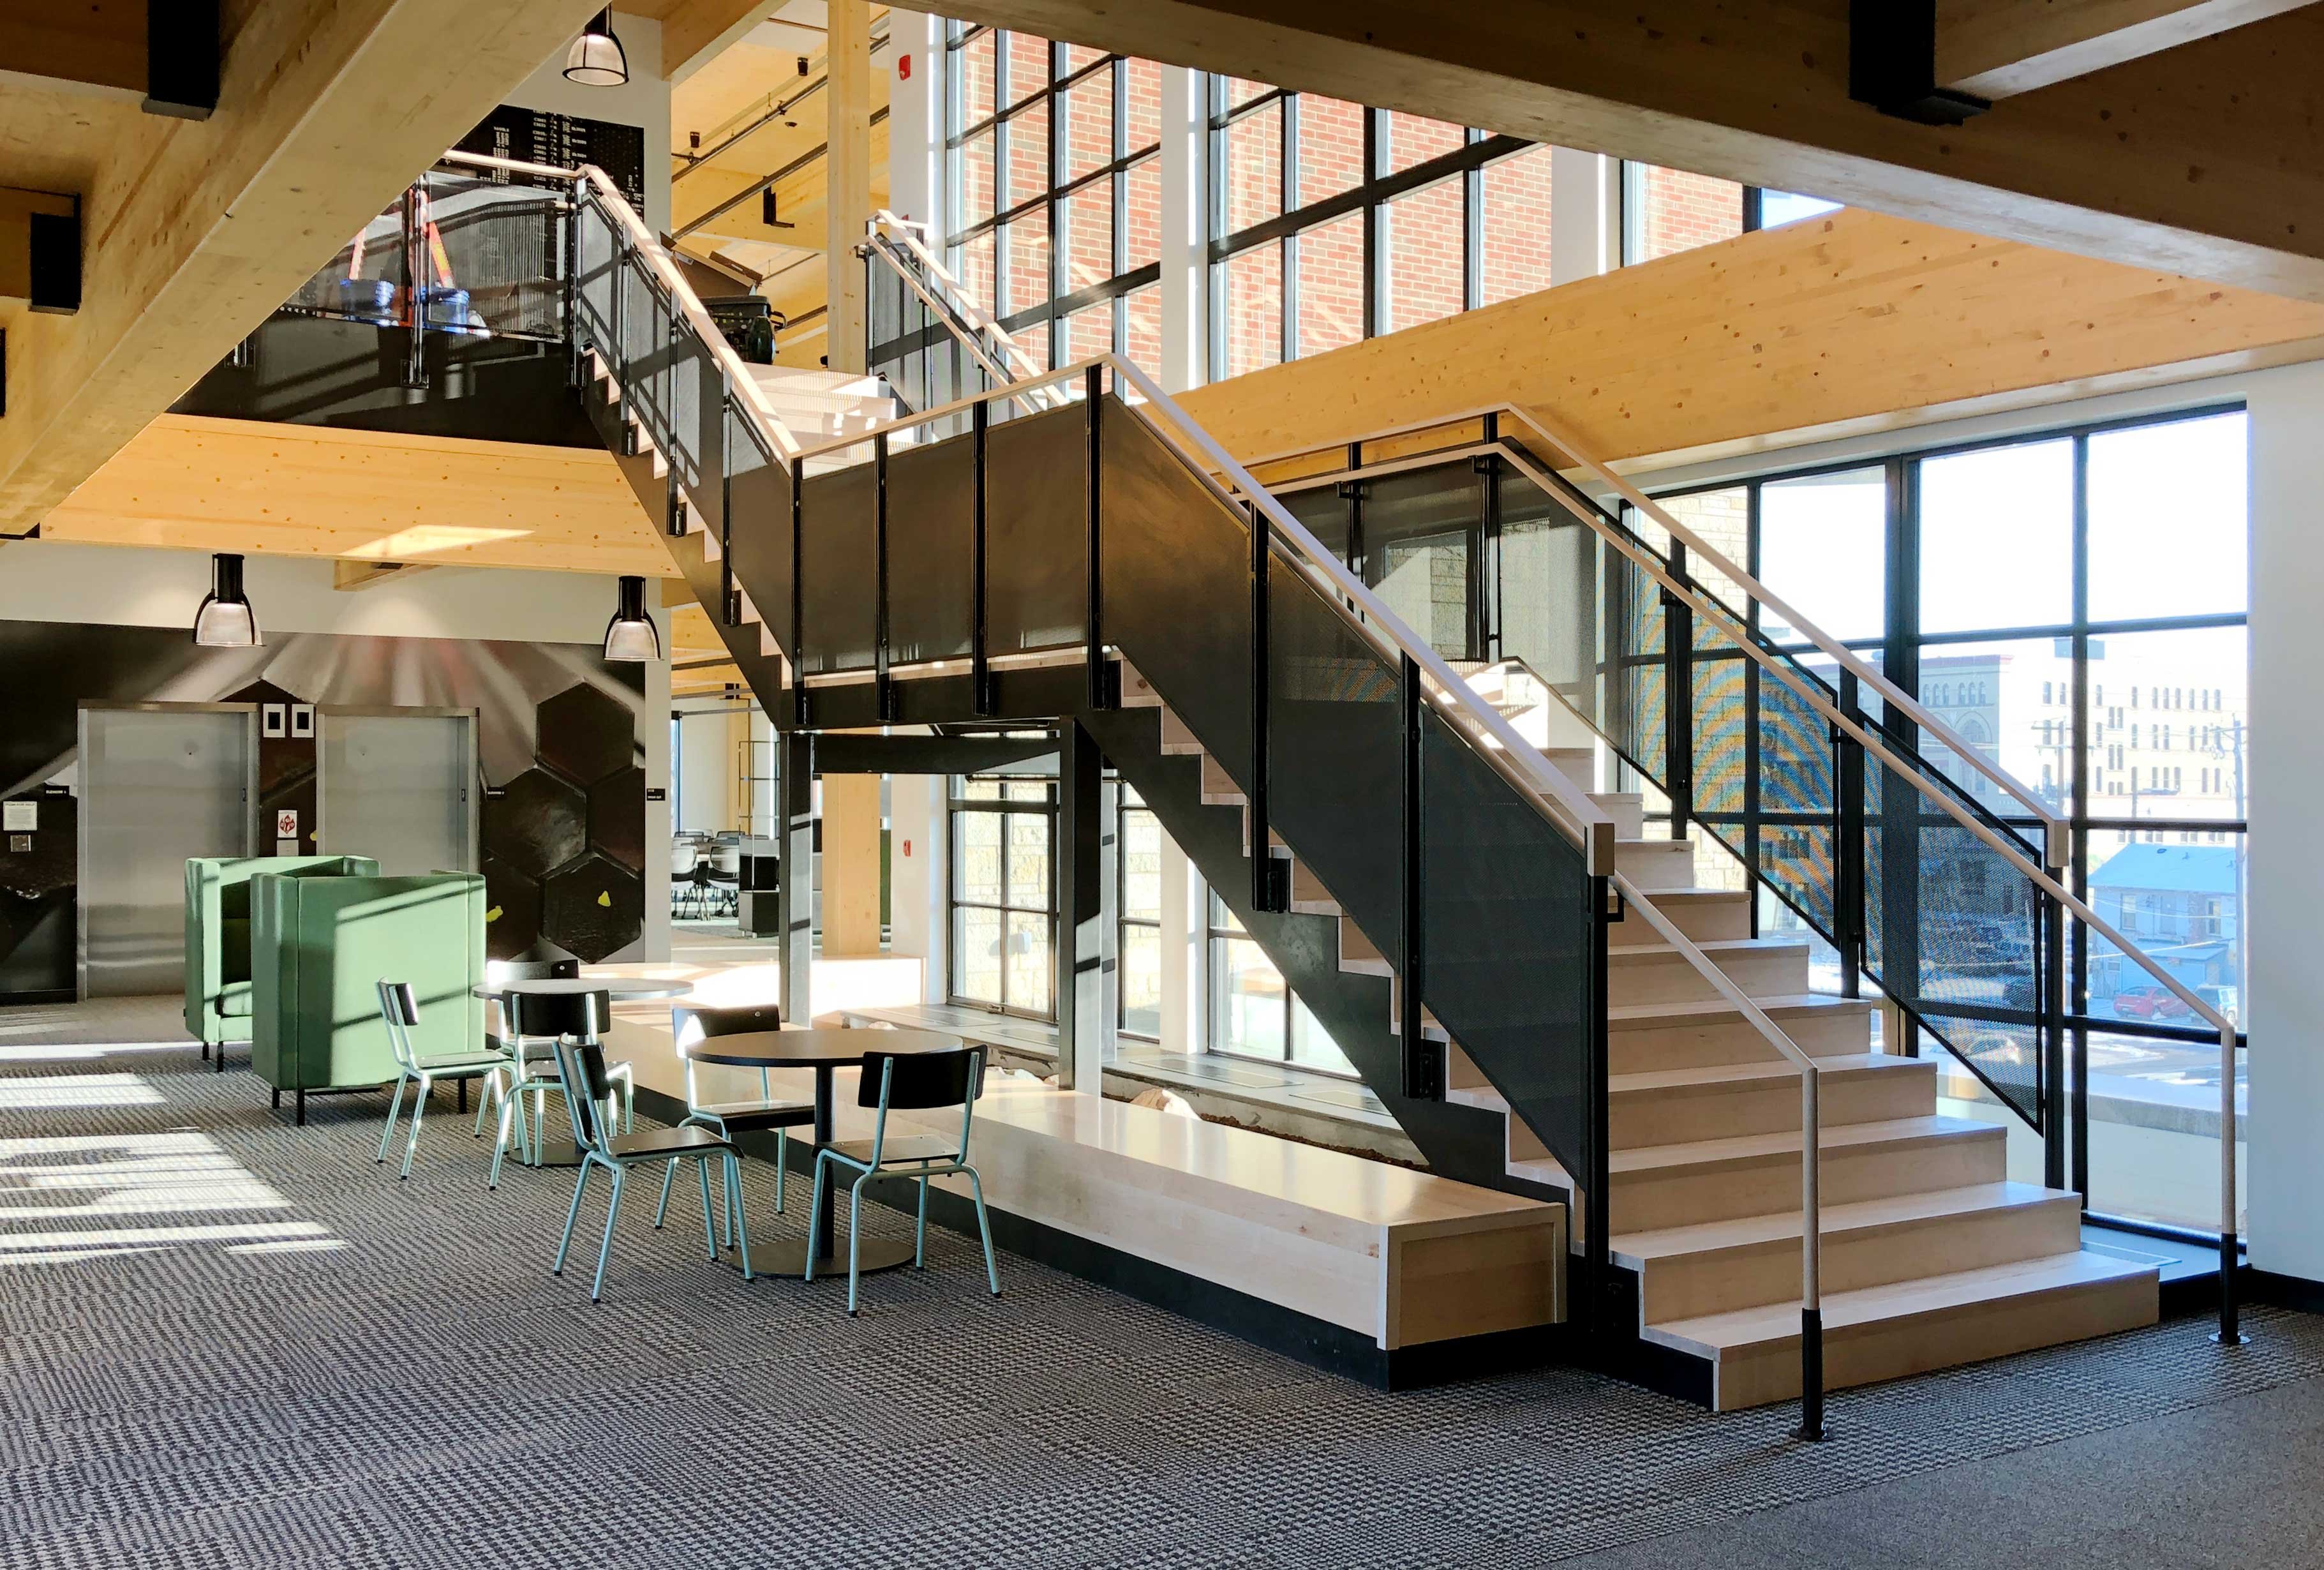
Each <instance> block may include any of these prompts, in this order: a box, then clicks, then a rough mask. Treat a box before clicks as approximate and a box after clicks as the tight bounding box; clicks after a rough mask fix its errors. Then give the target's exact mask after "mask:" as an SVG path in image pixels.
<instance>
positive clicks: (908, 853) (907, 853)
mask: <svg viewBox="0 0 2324 1570" xmlns="http://www.w3.org/2000/svg"><path fill="white" fill-rule="evenodd" d="M911 857H912V842H911V841H910V840H906V841H905V842H904V859H905V860H906V861H909V860H911Z"/></svg>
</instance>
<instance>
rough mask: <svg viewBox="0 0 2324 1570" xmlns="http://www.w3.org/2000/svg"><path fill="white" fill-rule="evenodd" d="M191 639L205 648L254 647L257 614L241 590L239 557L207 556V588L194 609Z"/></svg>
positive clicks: (257, 643) (258, 639)
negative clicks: (208, 588) (197, 608)
mask: <svg viewBox="0 0 2324 1570" xmlns="http://www.w3.org/2000/svg"><path fill="white" fill-rule="evenodd" d="M194 642H196V643H198V644H199V645H201V646H202V647H203V648H205V649H255V648H258V647H259V646H260V645H261V644H263V642H265V640H264V639H263V638H261V637H260V636H259V635H258V616H257V614H256V613H255V612H254V611H253V610H252V609H251V608H250V596H248V595H245V594H244V593H243V592H242V558H240V557H239V556H226V555H218V556H213V557H211V558H210V592H209V594H208V597H206V598H205V599H204V600H203V601H202V608H201V609H200V610H198V611H196V612H195V613H194Z"/></svg>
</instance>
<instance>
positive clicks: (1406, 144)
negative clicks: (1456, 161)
mask: <svg viewBox="0 0 2324 1570" xmlns="http://www.w3.org/2000/svg"><path fill="white" fill-rule="evenodd" d="M1383 118H1384V120H1385V122H1386V133H1385V138H1384V139H1385V141H1386V143H1387V148H1386V152H1387V157H1388V168H1387V169H1385V170H1384V171H1381V172H1383V173H1386V174H1399V173H1401V172H1403V171H1405V170H1407V169H1410V168H1412V167H1413V166H1414V165H1415V164H1421V163H1426V162H1428V161H1429V160H1430V159H1433V158H1442V157H1443V156H1444V155H1445V154H1447V153H1449V152H1460V151H1461V148H1462V144H1463V143H1466V142H1467V141H1468V139H1469V133H1468V132H1467V131H1466V130H1465V129H1463V128H1462V127H1461V126H1459V125H1452V124H1450V123H1448V122H1446V121H1443V120H1430V119H1426V118H1425V117H1424V116H1422V115H1407V114H1405V113H1404V112H1403V111H1402V110H1400V109H1391V110H1389V111H1388V114H1387V115H1385V116H1383Z"/></svg>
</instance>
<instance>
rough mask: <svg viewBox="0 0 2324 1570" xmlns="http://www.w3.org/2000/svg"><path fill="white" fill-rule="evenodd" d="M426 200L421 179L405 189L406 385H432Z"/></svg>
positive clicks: (404, 367) (404, 369) (404, 302)
mask: <svg viewBox="0 0 2324 1570" xmlns="http://www.w3.org/2000/svg"><path fill="white" fill-rule="evenodd" d="M426 200H427V197H426V195H425V193H424V192H423V191H422V190H421V189H420V184H419V182H418V181H416V180H415V181H414V182H412V183H411V184H410V185H408V186H405V187H404V188H403V236H402V237H403V319H404V321H405V322H406V323H407V324H408V325H409V326H410V329H411V341H410V343H409V344H408V345H406V346H405V353H404V360H403V384H404V385H405V386H406V387H425V386H427V385H428V344H427V339H428V307H427V304H426V301H427V299H428V285H427V284H426V282H423V281H424V280H425V279H426V278H427V276H428V247H427V243H426V241H425V239H424V238H423V236H422V235H421V226H422V225H423V223H424V221H425V220H423V219H422V217H420V213H421V204H422V203H424V202H425V201H426Z"/></svg>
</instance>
